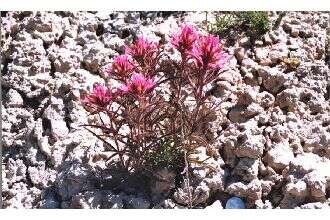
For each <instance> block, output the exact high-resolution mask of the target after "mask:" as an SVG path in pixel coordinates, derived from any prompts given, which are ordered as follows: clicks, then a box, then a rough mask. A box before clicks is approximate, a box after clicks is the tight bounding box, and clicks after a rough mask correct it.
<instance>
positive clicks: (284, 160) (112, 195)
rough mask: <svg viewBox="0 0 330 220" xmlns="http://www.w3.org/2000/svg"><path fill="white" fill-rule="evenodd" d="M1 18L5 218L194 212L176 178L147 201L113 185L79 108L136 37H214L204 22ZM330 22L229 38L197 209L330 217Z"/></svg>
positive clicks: (193, 16) (320, 17) (156, 187)
mask: <svg viewBox="0 0 330 220" xmlns="http://www.w3.org/2000/svg"><path fill="white" fill-rule="evenodd" d="M269 14H270V18H271V19H272V20H276V19H277V17H278V13H269ZM209 16H210V19H212V14H210V15H209ZM1 17H2V22H1V24H2V26H1V55H2V62H3V63H2V64H1V69H2V73H3V80H2V95H3V97H2V99H3V102H2V147H3V148H2V152H3V159H2V162H3V163H2V191H3V194H2V198H3V202H4V204H3V205H4V208H184V207H186V206H187V205H188V199H187V192H186V190H185V189H184V188H183V187H181V186H180V184H178V183H177V182H176V181H175V176H174V175H173V173H171V172H169V171H167V170H160V171H159V174H160V176H161V177H163V178H160V179H159V180H156V181H155V182H153V183H152V190H151V193H149V194H147V193H145V192H144V191H143V190H137V189H136V188H131V187H126V188H125V187H124V188H121V189H120V190H118V189H113V188H111V185H109V184H107V183H108V181H109V180H111V179H112V178H113V173H112V172H111V171H109V170H108V167H107V158H108V157H109V154H108V153H107V152H106V151H105V149H104V146H103V145H102V143H101V142H100V141H98V140H96V139H95V138H94V137H93V136H92V135H91V134H90V133H88V132H87V131H86V130H84V129H82V128H81V127H79V125H81V124H83V123H86V122H87V121H88V120H90V117H88V115H87V112H86V111H85V110H84V109H83V108H82V106H81V105H80V101H79V97H80V92H81V91H84V90H86V89H89V88H91V87H92V85H93V83H94V82H104V81H105V79H104V78H105V77H104V76H103V75H102V73H101V72H100V71H99V68H100V67H102V66H103V65H105V64H107V63H109V62H111V60H112V58H113V57H114V56H115V55H118V54H120V53H122V52H123V49H124V45H125V43H128V42H130V41H132V39H133V37H134V36H139V35H144V36H146V37H148V38H151V39H155V40H159V39H160V38H165V40H168V36H169V34H170V33H172V31H173V30H174V29H175V28H177V27H178V24H179V22H181V21H185V22H188V23H193V24H195V25H196V26H198V27H200V28H203V27H205V26H204V25H203V21H204V19H205V14H204V13H192V12H189V13H177V12H172V13H168V12H166V13H164V12H163V13H160V12H158V13H156V12H140V13H137V12H125V13H122V12H111V13H92V12H75V13H71V12H56V13H30V12H7V13H5V12H1ZM329 19H330V17H329V13H321V12H317V13H316V12H315V13H314V12H308V13H300V12H299V13H298V12H287V13H286V14H285V15H284V17H283V19H282V21H281V22H280V24H279V26H278V27H275V28H274V29H273V30H270V31H269V32H267V33H266V34H264V35H263V36H260V39H257V40H253V41H252V39H250V38H249V37H247V36H245V35H244V33H239V34H236V35H235V36H234V37H233V39H230V38H231V37H230V36H228V38H224V41H225V43H226V44H225V45H226V46H225V49H226V51H227V52H228V53H229V54H230V55H232V56H231V59H230V62H229V63H228V65H227V66H226V68H225V69H224V70H223V73H222V74H221V76H220V77H219V79H218V81H217V83H216V84H215V85H214V88H213V90H212V91H213V95H214V100H215V101H217V100H221V101H222V102H223V104H222V105H221V111H219V112H218V118H217V120H216V121H215V122H213V129H214V130H215V131H216V132H217V133H218V134H219V135H220V137H219V138H218V140H217V142H216V144H214V146H213V150H214V151H215V152H214V157H213V158H212V159H211V160H208V162H207V166H206V165H205V164H204V165H198V164H195V165H194V164H193V165H192V169H193V176H192V193H193V196H194V199H193V203H194V204H196V206H195V207H200V208H203V207H207V208H218V209H221V208H222V207H224V205H225V204H226V201H227V200H228V199H229V198H230V197H232V196H236V197H239V198H241V199H242V200H243V201H244V203H245V206H246V207H247V208H258V209H264V208H304V209H305V208H330V71H329V64H330V63H329V58H330V47H329V46H328V42H329V40H328V39H327V31H328V37H329V35H330V34H329V32H330V30H327V29H328V26H329ZM196 157H199V158H203V157H205V158H206V157H207V152H206V151H205V149H203V148H201V149H200V151H199V153H198V155H196ZM210 167H213V168H212V169H210ZM142 188H143V185H142ZM159 195H162V196H159ZM155 198H157V199H155ZM160 198H161V199H160Z"/></svg>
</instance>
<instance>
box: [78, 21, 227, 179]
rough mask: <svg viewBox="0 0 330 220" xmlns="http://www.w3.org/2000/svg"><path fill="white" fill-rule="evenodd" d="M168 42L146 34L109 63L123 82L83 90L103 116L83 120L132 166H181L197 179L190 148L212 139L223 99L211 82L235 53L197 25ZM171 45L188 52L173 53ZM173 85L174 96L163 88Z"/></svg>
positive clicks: (108, 71) (89, 106)
mask: <svg viewBox="0 0 330 220" xmlns="http://www.w3.org/2000/svg"><path fill="white" fill-rule="evenodd" d="M166 48H168V47H166V45H165V44H164V43H160V42H152V41H149V40H148V39H146V38H144V37H140V38H138V39H136V40H135V41H134V43H133V44H132V45H129V46H127V47H126V50H125V54H124V55H119V56H117V57H115V58H114V60H113V62H112V63H111V64H109V65H107V66H105V67H104V68H103V71H104V73H105V75H106V76H108V77H109V78H111V79H113V80H117V81H118V82H120V83H121V86H118V87H117V88H112V87H109V86H105V85H101V84H95V85H94V87H93V90H92V91H91V92H90V93H89V94H87V95H84V96H83V97H82V104H83V105H84V107H85V109H86V110H87V111H88V112H90V114H96V115H98V116H99V119H100V120H99V123H96V124H85V125H83V126H84V127H85V128H86V129H87V130H88V131H90V132H91V133H92V134H94V135H95V136H96V137H97V138H99V139H100V140H102V141H103V142H104V144H105V146H106V147H107V149H108V150H109V151H111V152H113V154H112V159H115V158H116V160H115V161H117V162H118V163H119V165H120V166H121V167H122V168H124V169H125V170H127V171H128V172H147V173H150V174H152V173H153V172H154V171H155V170H156V169H158V168H168V169H172V170H173V169H181V170H180V172H181V171H182V172H181V174H184V179H185V181H187V184H188V185H189V163H190V162H189V155H190V154H192V153H194V150H195V149H196V148H197V147H200V146H203V147H208V145H209V144H210V143H211V141H212V140H210V139H208V138H207V137H206V135H205V128H206V127H207V126H208V124H209V122H211V121H212V120H214V116H215V111H216V108H217V107H218V104H219V103H215V102H212V101H211V100H210V97H209V95H208V93H207V91H208V86H209V85H210V84H212V83H213V82H214V81H215V80H216V79H217V77H218V75H219V74H220V70H221V69H222V68H223V66H224V64H225V63H226V61H227V59H228V55H227V54H226V53H225V52H224V50H223V48H222V46H221V43H220V41H219V39H218V38H217V37H215V36H213V35H210V34H209V35H207V34H201V33H199V32H198V31H197V30H196V29H195V28H194V27H192V26H190V25H182V27H181V29H180V30H179V31H178V32H177V33H174V34H172V35H171V40H170V49H166ZM171 51H172V52H173V51H176V53H178V54H179V55H180V59H173V58H171V56H170V55H169V54H170V53H171ZM166 86H167V87H169V88H170V89H169V91H168V90H167V93H169V94H167V96H165V95H163V94H164V93H161V92H160V91H162V90H163V87H166Z"/></svg>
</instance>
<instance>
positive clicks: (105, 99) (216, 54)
mask: <svg viewBox="0 0 330 220" xmlns="http://www.w3.org/2000/svg"><path fill="white" fill-rule="evenodd" d="M170 42H171V44H172V46H173V47H174V48H175V49H177V50H178V51H179V52H180V53H181V55H182V57H183V59H185V61H183V62H187V61H188V60H191V61H193V63H194V64H195V67H196V68H197V71H198V72H203V71H204V72H205V74H206V72H207V71H210V70H211V71H213V70H218V69H220V68H222V67H223V65H224V63H225V62H226V61H227V55H226V53H224V51H223V49H222V46H221V44H220V41H219V38H218V37H215V36H213V35H207V36H205V35H202V34H200V33H198V32H197V31H196V30H195V28H194V27H192V26H190V25H184V26H182V27H181V30H180V31H178V32H177V33H175V34H173V35H172V36H171V41H170ZM160 51H161V50H160V45H159V43H155V42H151V41H149V40H147V39H146V38H144V37H140V38H138V39H137V40H136V41H135V42H134V43H133V44H132V45H131V46H126V49H125V54H124V55H119V56H117V57H115V58H114V61H113V63H112V64H110V65H107V66H106V67H105V68H104V69H103V70H104V72H105V73H106V75H108V76H109V77H112V78H114V79H116V80H119V81H120V82H122V83H123V85H122V86H121V87H119V88H118V90H117V91H116V92H112V91H110V89H108V88H107V87H105V86H102V85H100V84H96V85H95V86H94V88H93V91H92V93H91V94H90V95H89V96H87V97H85V98H84V100H83V103H84V104H85V105H87V106H89V107H93V108H94V109H98V110H100V109H104V108H106V107H107V105H109V103H110V102H111V101H112V100H114V99H116V97H117V96H118V95H120V96H123V95H132V96H134V97H143V96H149V95H150V94H152V91H153V89H154V88H155V86H156V82H155V81H154V76H155V75H156V71H155V69H156V65H157V62H158V56H159V54H161V53H160ZM198 69H199V70H198ZM201 70H202V71H201ZM184 77H190V76H189V75H185V76H184ZM205 78H206V77H205Z"/></svg>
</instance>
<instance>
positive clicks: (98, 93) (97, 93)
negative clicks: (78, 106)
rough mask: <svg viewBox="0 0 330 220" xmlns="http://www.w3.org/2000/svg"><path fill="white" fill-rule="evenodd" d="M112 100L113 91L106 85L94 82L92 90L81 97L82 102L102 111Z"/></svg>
mask: <svg viewBox="0 0 330 220" xmlns="http://www.w3.org/2000/svg"><path fill="white" fill-rule="evenodd" d="M112 100H113V92H112V91H111V90H110V89H109V88H108V87H106V86H104V85H101V84H99V83H96V84H94V86H93V91H92V92H91V93H90V94H89V95H87V96H85V97H84V98H83V100H82V103H83V104H85V105H86V106H87V107H89V108H92V109H93V110H95V111H102V110H104V109H106V108H107V106H108V105H109V104H110V103H111V102H112Z"/></svg>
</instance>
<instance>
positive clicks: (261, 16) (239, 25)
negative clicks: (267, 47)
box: [208, 11, 270, 35]
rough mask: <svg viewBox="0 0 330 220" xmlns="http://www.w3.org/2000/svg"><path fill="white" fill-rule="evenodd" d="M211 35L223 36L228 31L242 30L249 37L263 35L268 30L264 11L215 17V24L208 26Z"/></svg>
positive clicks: (229, 13)
mask: <svg viewBox="0 0 330 220" xmlns="http://www.w3.org/2000/svg"><path fill="white" fill-rule="evenodd" d="M208 28H209V30H210V31H211V32H212V33H215V34H218V35H224V34H226V33H228V31H230V30H237V29H243V30H245V31H246V32H247V34H249V35H259V34H264V33H265V32H267V31H268V30H269V28H270V21H269V18H268V14H267V12H265V11H247V12H236V13H233V12H228V13H226V12H225V13H223V14H221V15H217V16H216V18H215V23H213V24H210V25H209V26H208Z"/></svg>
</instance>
